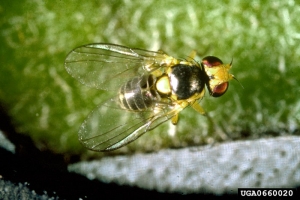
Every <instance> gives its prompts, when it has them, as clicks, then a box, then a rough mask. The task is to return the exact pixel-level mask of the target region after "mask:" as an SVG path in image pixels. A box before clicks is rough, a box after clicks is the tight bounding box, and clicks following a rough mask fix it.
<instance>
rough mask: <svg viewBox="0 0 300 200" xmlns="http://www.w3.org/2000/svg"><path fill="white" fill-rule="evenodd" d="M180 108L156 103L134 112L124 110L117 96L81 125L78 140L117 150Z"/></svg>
mask: <svg viewBox="0 0 300 200" xmlns="http://www.w3.org/2000/svg"><path fill="white" fill-rule="evenodd" d="M181 110H182V108H181V107H178V106H176V105H171V104H168V103H157V104H156V106H153V107H152V108H149V109H148V110H146V111H143V112H133V111H128V110H125V109H122V108H121V107H120V106H119V105H118V100H117V99H110V100H108V101H107V102H105V103H103V104H101V105H99V106H98V107H97V108H96V109H94V110H93V111H92V112H91V113H90V114H89V116H88V117H87V119H86V120H85V121H84V122H83V124H82V125H81V127H80V130H79V133H78V134H79V140H80V142H81V143H82V144H83V145H84V146H85V147H86V148H88V149H90V150H94V151H110V150H114V149H117V148H120V147H122V146H124V145H126V144H128V143H130V142H132V141H134V140H135V139H137V138H138V137H140V136H141V135H142V134H144V133H145V132H147V131H150V130H152V129H154V128H155V127H157V126H158V125H160V124H162V123H164V122H165V121H167V120H169V119H170V118H172V117H173V116H174V115H176V114H178V112H180V111H181Z"/></svg>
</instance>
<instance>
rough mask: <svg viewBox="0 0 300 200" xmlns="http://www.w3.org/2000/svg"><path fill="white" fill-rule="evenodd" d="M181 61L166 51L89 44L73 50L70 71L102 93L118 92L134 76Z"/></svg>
mask: <svg viewBox="0 0 300 200" xmlns="http://www.w3.org/2000/svg"><path fill="white" fill-rule="evenodd" d="M177 62H179V61H178V60H177V59H175V58H173V57H171V56H168V55H166V54H164V53H163V52H155V51H147V50H142V49H133V48H128V47H124V46H119V45H115V44H104V43H98V44H88V45H84V46H81V47H78V48H75V49H74V50H72V51H71V52H70V53H69V54H68V56H67V58H66V60H65V68H66V70H67V72H68V73H69V74H70V75H71V76H73V77H74V78H75V79H77V80H78V81H79V82H81V83H82V84H85V85H87V86H89V87H93V88H97V89H102V90H118V89H119V88H120V87H121V86H122V85H123V83H124V82H126V81H127V80H130V79H131V78H132V77H134V76H136V75H138V74H143V73H149V72H152V71H155V70H156V69H159V68H160V67H163V66H166V65H168V64H172V63H177Z"/></svg>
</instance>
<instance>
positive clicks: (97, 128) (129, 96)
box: [65, 43, 234, 151]
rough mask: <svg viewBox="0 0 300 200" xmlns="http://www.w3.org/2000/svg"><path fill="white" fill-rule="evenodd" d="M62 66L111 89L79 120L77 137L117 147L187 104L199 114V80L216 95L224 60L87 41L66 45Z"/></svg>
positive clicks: (95, 145) (96, 146)
mask: <svg viewBox="0 0 300 200" xmlns="http://www.w3.org/2000/svg"><path fill="white" fill-rule="evenodd" d="M65 66H66V70H67V71H68V72H69V73H70V74H71V75H72V76H73V77H74V78H76V79H77V80H79V81H80V82H81V83H83V84H85V85H87V86H90V87H94V88H97V89H102V90H107V91H109V92H112V93H115V95H113V96H115V97H112V98H110V99H109V100H108V101H106V102H104V103H103V104H101V105H100V106H98V107H97V108H96V109H95V110H94V111H93V112H91V114H90V115H89V116H88V118H87V119H86V120H85V121H84V122H83V124H82V126H81V128H80V130H79V140H80V141H81V142H82V143H83V145H84V146H86V147H87V148H89V149H91V150H95V151H109V150H114V149H117V148H120V147H122V146H124V145H126V144H128V143H130V142H132V141H134V140H135V139H137V138H138V137H140V136H141V135H142V134H144V133H145V132H147V131H150V130H153V129H154V128H155V127H157V126H159V125H160V124H161V123H164V122H165V121H167V120H169V119H171V121H172V123H173V124H177V122H178V115H179V113H180V111H182V110H183V109H184V108H185V107H187V106H191V107H192V108H194V109H195V110H196V111H197V112H199V113H201V114H205V112H204V109H203V108H202V107H201V106H200V105H199V103H198V100H200V99H201V98H203V96H204V94H205V86H206V87H207V89H208V91H209V93H210V95H211V96H213V97H219V96H222V95H223V94H224V93H225V92H226V90H227V88H228V81H229V80H231V79H233V78H234V76H233V75H232V74H229V72H228V71H229V69H230V68H231V63H230V64H223V62H222V61H221V60H220V59H219V58H217V57H214V56H207V57H205V58H203V59H202V61H201V62H199V63H198V62H196V61H194V60H193V56H191V57H190V58H189V59H188V60H179V59H176V58H174V57H172V56H169V55H167V54H165V53H163V52H161V51H157V52H156V51H147V50H142V49H133V48H128V47H124V46H119V45H114V44H102V43H99V44H90V45H85V46H82V47H78V48H76V49H74V50H73V51H71V52H70V53H69V55H68V56H67V58H66V61H65Z"/></svg>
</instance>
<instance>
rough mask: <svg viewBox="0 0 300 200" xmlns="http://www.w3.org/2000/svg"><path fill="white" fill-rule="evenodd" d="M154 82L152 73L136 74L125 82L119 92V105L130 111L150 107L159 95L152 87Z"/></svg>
mask: <svg viewBox="0 0 300 200" xmlns="http://www.w3.org/2000/svg"><path fill="white" fill-rule="evenodd" d="M154 82H155V78H154V76H152V75H143V76H138V77H135V78H133V79H131V80H129V81H128V82H126V83H125V84H124V85H123V86H122V87H121V89H120V92H119V99H120V104H121V106H122V107H123V108H125V109H127V110H132V111H141V110H145V109H147V108H149V107H151V106H152V105H153V103H154V102H155V101H156V100H157V98H158V97H159V95H158V94H157V92H156V91H155V90H154V89H153V84H154Z"/></svg>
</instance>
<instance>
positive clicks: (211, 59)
mask: <svg viewBox="0 0 300 200" xmlns="http://www.w3.org/2000/svg"><path fill="white" fill-rule="evenodd" d="M202 64H203V65H204V66H206V67H215V66H219V65H221V64H223V62H222V60H220V59H219V58H217V57H215V56H206V57H204V58H203V59H202Z"/></svg>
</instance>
